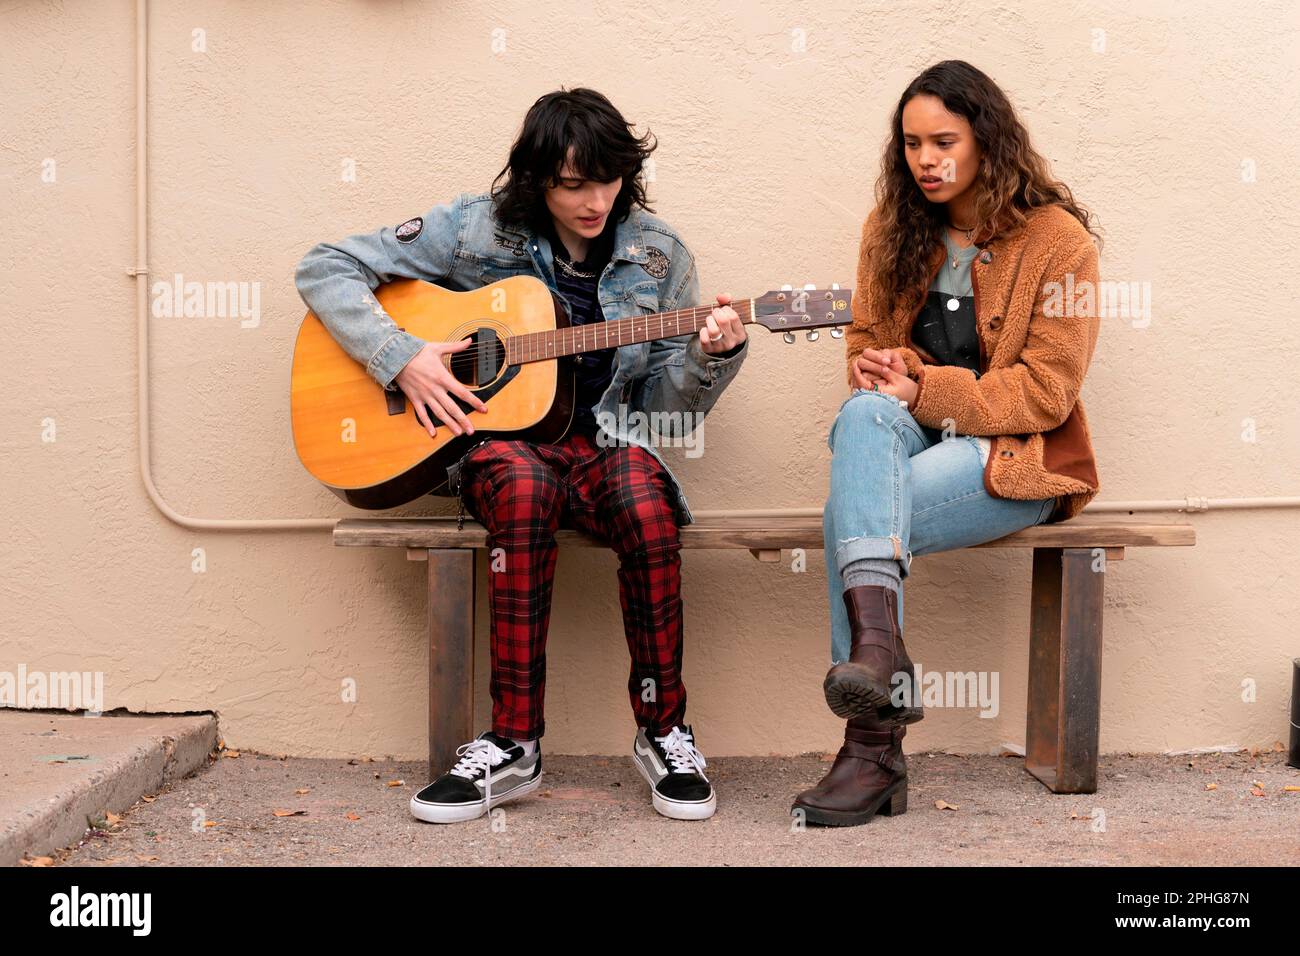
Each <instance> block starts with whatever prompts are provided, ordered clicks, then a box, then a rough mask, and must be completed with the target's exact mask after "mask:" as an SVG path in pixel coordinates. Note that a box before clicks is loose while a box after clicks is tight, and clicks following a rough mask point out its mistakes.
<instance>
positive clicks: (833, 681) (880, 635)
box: [822, 584, 925, 724]
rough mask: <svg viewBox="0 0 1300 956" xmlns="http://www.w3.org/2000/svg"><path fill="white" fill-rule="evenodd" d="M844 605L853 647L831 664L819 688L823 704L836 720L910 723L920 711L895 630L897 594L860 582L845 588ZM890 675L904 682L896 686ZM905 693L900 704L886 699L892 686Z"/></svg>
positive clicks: (900, 637)
mask: <svg viewBox="0 0 1300 956" xmlns="http://www.w3.org/2000/svg"><path fill="white" fill-rule="evenodd" d="M844 606H845V607H846V608H847V609H848V612H849V627H850V628H851V629H852V633H853V646H852V648H851V649H850V651H849V659H848V660H847V661H844V662H842V663H839V664H836V665H835V666H834V667H832V668H831V669H830V672H829V673H827V675H826V681H825V683H824V684H823V685H822V687H823V690H824V691H825V692H826V703H827V705H828V706H829V707H830V709H831V710H832V711H833V712H834V713H835V716H836V717H845V718H849V717H877V718H879V719H880V720H883V721H887V722H889V723H896V724H914V723H916V722H917V721H918V720H921V719H922V718H923V717H924V716H925V713H924V711H923V709H922V707H921V693H920V688H919V687H917V686H916V668H915V667H914V665H913V664H912V661H911V658H909V657H908V656H907V649H906V648H905V647H903V634H902V632H901V631H900V630H899V627H898V594H897V592H896V591H895V590H894V589H893V588H887V587H885V586H883V585H877V584H866V585H863V586H861V587H856V588H845V590H844ZM895 674H906V675H907V681H906V683H905V684H904V683H899V684H896V683H895V681H894V675H895ZM896 687H897V689H898V690H899V691H905V690H909V689H910V697H911V699H910V700H908V697H907V696H906V695H905V696H903V697H902V703H899V704H896V703H894V701H893V699H891V694H893V693H894V691H895V688H896Z"/></svg>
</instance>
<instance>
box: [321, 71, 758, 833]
mask: <svg viewBox="0 0 1300 956" xmlns="http://www.w3.org/2000/svg"><path fill="white" fill-rule="evenodd" d="M654 147H655V144H654V142H653V140H652V139H651V137H650V134H648V133H647V134H646V135H645V136H643V137H636V136H634V135H633V133H632V131H631V128H630V127H629V125H628V123H627V122H626V121H625V120H624V119H623V117H622V116H621V115H620V113H619V112H618V111H617V110H616V109H615V108H614V107H613V105H612V104H611V103H610V102H609V100H608V99H606V98H605V97H604V96H602V95H601V94H599V93H597V92H595V91H593V90H588V89H581V88H579V89H574V90H571V91H563V90H561V91H557V92H554V93H549V94H547V95H546V96H543V97H541V98H540V99H539V100H538V101H537V102H536V103H534V104H533V106H532V108H531V109H530V110H529V111H528V114H527V116H526V118H525V119H524V123H523V128H522V130H521V131H520V134H519V136H518V139H517V140H516V142H515V143H514V146H513V148H512V149H511V151H510V157H509V161H508V163H507V165H506V167H505V168H504V169H503V170H502V171H501V173H500V175H499V176H498V177H497V179H496V181H495V182H494V184H493V189H492V191H491V192H490V193H488V194H483V195H472V194H463V195H461V196H458V197H456V198H455V199H454V200H452V201H451V202H448V203H445V204H443V205H438V206H435V207H434V208H433V209H431V210H430V211H429V212H428V213H426V214H425V215H423V216H419V217H416V218H414V219H410V220H408V221H406V222H404V223H402V224H401V225H399V226H396V227H386V228H383V229H380V230H379V231H377V232H374V233H371V234H366V235H357V236H352V237H350V238H347V239H344V240H342V241H341V242H338V243H332V244H331V243H322V244H320V245H318V246H316V247H314V248H313V249H312V250H311V251H310V252H308V254H307V255H306V257H305V258H304V259H303V260H302V262H301V264H300V265H299V267H298V270H297V277H296V278H297V286H298V290H299V292H300V293H301V295H302V298H303V300H304V301H305V302H306V303H307V305H308V306H309V307H310V308H311V310H312V311H313V312H314V313H315V314H316V316H317V317H318V318H319V319H320V321H321V322H322V323H323V324H324V326H325V327H326V329H327V330H328V332H329V335H330V336H332V337H333V339H334V340H335V341H336V342H337V343H338V345H339V346H341V347H342V348H343V349H344V350H345V351H346V352H347V353H348V355H350V356H351V357H352V359H355V360H356V361H357V362H359V363H361V364H362V365H364V367H365V370H366V372H367V373H368V374H369V376H370V377H371V378H373V379H374V380H375V381H376V382H378V383H379V384H380V385H382V386H383V387H384V388H385V389H386V390H388V392H389V393H390V400H392V399H395V400H396V401H397V402H398V403H399V405H400V403H401V401H402V396H403V395H404V396H405V398H406V399H409V401H410V402H411V403H412V405H413V406H414V412H415V416H416V417H417V418H418V419H419V422H420V423H421V425H422V426H423V427H424V428H425V429H427V431H428V434H429V436H430V438H431V439H433V438H438V437H440V436H438V431H439V429H440V428H445V429H448V430H450V432H451V433H452V434H453V435H455V436H457V439H458V440H462V441H463V446H464V447H466V448H467V449H468V450H467V451H466V452H465V454H463V455H461V456H460V458H459V459H458V460H457V461H455V463H454V464H451V465H449V466H447V467H446V468H445V472H446V475H445V478H446V484H447V487H448V488H450V490H451V491H452V493H456V492H459V494H460V495H461V500H462V504H463V506H464V508H466V509H467V510H468V511H469V512H470V513H471V514H472V515H473V516H474V517H475V518H476V519H477V520H478V521H480V522H481V523H482V524H483V525H484V527H486V528H487V530H488V546H489V553H490V562H491V566H492V573H491V574H490V575H489V581H490V584H489V603H490V606H491V622H492V623H491V632H492V637H491V643H492V654H491V658H492V676H491V693H492V729H491V730H490V731H488V732H486V733H484V734H482V735H481V736H479V737H478V738H477V739H476V740H473V741H470V742H468V743H466V744H465V745H464V746H463V747H461V748H458V750H457V753H458V754H460V755H462V756H461V759H460V760H459V761H458V762H457V763H456V764H455V766H454V767H451V768H449V769H448V771H447V772H446V773H444V774H443V775H442V776H440V777H438V778H437V779H436V780H434V781H433V782H432V783H430V784H429V785H428V786H427V787H425V788H424V789H423V790H421V791H420V792H419V793H417V794H416V795H415V796H414V797H413V798H412V800H411V812H412V813H413V814H414V815H415V816H416V817H417V818H419V819H421V820H427V821H430V822H436V823H451V822H457V821H461V820H471V819H474V818H476V817H478V816H481V815H482V814H484V813H486V812H488V811H490V810H491V808H492V807H494V806H496V805H497V804H499V803H503V802H505V801H507V800H513V799H516V798H518V797H521V796H524V795H526V794H528V793H531V792H533V791H534V790H536V789H537V787H538V785H539V784H540V780H541V750H540V744H539V741H540V738H541V736H542V734H543V732H544V731H545V723H544V720H543V696H544V691H545V669H546V657H545V651H546V637H547V627H548V624H549V618H550V608H551V585H552V579H553V576H554V570H555V560H556V544H555V531H556V529H557V528H559V527H560V526H561V524H562V523H563V524H565V526H568V527H575V528H578V529H580V530H582V531H584V532H587V533H589V534H592V535H595V536H597V537H599V538H601V539H602V540H604V541H606V542H608V544H609V545H610V547H612V548H613V549H614V551H615V552H616V553H617V554H618V557H619V571H618V582H619V599H620V603H621V605H622V609H623V626H624V631H625V635H626V638H627V644H628V648H629V650H630V652H631V655H632V669H631V674H630V676H629V679H628V692H629V696H630V698H631V702H632V710H633V713H634V714H635V717H636V723H637V727H638V730H637V735H636V739H635V741H634V743H633V760H634V762H635V764H636V766H637V769H638V770H639V771H640V772H641V774H642V776H643V777H645V779H646V781H647V783H649V785H650V789H651V801H652V805H653V806H654V808H655V809H656V810H657V811H658V812H659V813H661V814H663V815H665V816H669V817H673V818H676V819H688V820H693V819H705V818H707V817H709V816H712V814H713V812H714V809H715V807H716V797H715V795H714V792H713V787H712V785H711V784H710V782H709V780H708V778H707V777H706V776H705V774H704V768H705V761H704V758H703V756H702V755H701V754H700V751H699V749H698V748H697V746H696V742H695V738H694V733H693V730H692V728H691V726H690V725H688V724H686V722H685V711H686V691H685V688H684V687H683V686H682V680H681V665H682V599H681V570H680V569H681V562H680V555H679V548H680V543H679V540H678V525H679V524H688V523H690V522H691V520H692V519H691V515H690V511H689V509H688V507H687V504H686V499H685V496H684V495H683V493H682V489H681V486H680V484H679V483H678V481H677V479H676V478H675V477H674V476H673V474H672V472H671V471H670V470H669V469H668V467H667V465H665V464H664V462H663V460H662V459H661V458H660V456H659V454H658V453H657V452H656V451H655V449H654V448H653V447H652V442H650V441H647V440H646V437H645V436H644V435H643V434H636V433H633V432H629V431H627V430H626V429H625V428H624V426H623V424H622V423H624V422H626V421H628V420H630V419H633V418H638V419H641V420H644V418H643V416H648V415H651V414H652V413H656V412H658V413H669V414H670V415H672V416H674V418H675V420H676V421H678V422H680V423H681V424H680V426H679V427H680V428H682V429H683V431H682V432H681V434H683V435H685V434H688V433H689V432H690V430H691V429H692V427H693V426H694V423H696V422H698V421H699V419H700V417H701V416H702V415H703V414H705V413H707V412H708V410H709V409H710V408H712V406H713V405H714V403H715V402H716V401H717V400H718V396H719V395H720V394H721V393H722V391H723V389H725V388H726V386H727V384H728V383H729V382H730V381H731V380H732V379H733V378H734V377H735V375H736V373H737V372H738V371H739V369H740V365H741V363H742V362H743V361H744V358H745V355H746V353H747V349H748V339H747V336H746V332H745V326H744V324H743V322H742V321H741V319H740V316H739V315H738V314H737V312H736V310H735V309H733V308H731V307H730V305H729V303H730V301H731V300H730V297H728V296H718V297H717V303H718V307H716V308H712V309H711V310H707V309H697V308H696V303H697V301H698V298H699V276H698V273H697V271H696V268H695V260H694V257H693V256H692V254H691V252H690V250H688V249H687V248H686V246H685V244H684V243H683V242H682V240H681V239H680V238H679V237H678V236H677V235H676V233H674V232H673V230H672V229H671V228H669V227H668V225H667V224H666V223H664V222H663V221H662V220H661V219H659V218H657V217H655V216H653V215H651V214H650V211H649V208H648V206H647V202H646V196H645V187H644V183H643V181H642V167H643V163H644V162H645V159H646V158H647V157H648V156H649V154H650V152H651V151H652V150H653V149H654ZM524 275H526V276H532V277H535V278H537V279H540V280H541V281H543V282H544V283H545V284H546V286H547V287H548V288H549V289H550V290H551V291H552V292H554V293H556V294H558V297H559V298H558V300H557V301H558V302H560V303H562V306H563V309H564V310H565V313H566V314H565V316H564V318H567V325H569V326H576V327H582V326H590V325H593V324H598V323H602V322H608V323H611V325H610V326H609V328H613V325H612V323H614V322H616V321H619V320H624V319H633V318H635V317H638V316H645V315H648V314H652V313H664V312H670V311H673V310H678V309H681V310H685V312H686V314H687V316H688V317H689V319H690V326H689V328H690V329H691V331H690V333H689V334H686V335H680V336H676V337H670V338H659V339H657V340H653V341H633V342H632V344H618V345H616V346H614V347H605V348H603V349H600V350H599V351H586V352H585V354H581V355H577V356H576V357H575V358H574V359H573V360H571V361H572V363H573V364H572V365H566V366H564V368H565V371H564V372H562V373H561V374H566V375H571V377H572V382H573V388H572V403H571V406H566V405H565V404H564V403H563V402H561V403H559V408H558V413H559V414H561V415H566V414H571V415H572V424H571V426H570V427H569V428H568V430H567V433H565V434H564V436H563V437H562V438H560V439H559V440H556V441H550V442H535V441H528V440H524V439H522V438H520V439H510V438H489V439H476V438H474V437H473V436H475V425H476V420H479V421H480V422H483V421H488V420H489V419H488V418H487V416H486V415H485V414H484V413H486V412H488V404H487V403H485V402H484V401H483V400H482V398H481V397H480V395H479V394H476V393H475V391H474V390H473V389H471V388H470V387H469V385H468V384H467V382H466V378H467V375H466V374H461V375H459V376H458V375H457V374H456V369H457V368H458V367H463V366H466V365H470V364H473V363H477V364H478V366H479V367H480V368H481V367H482V364H483V363H484V362H488V364H489V365H490V364H491V360H492V356H493V354H498V355H505V356H506V357H507V358H509V357H510V356H511V352H510V350H509V348H508V347H507V346H508V345H509V344H510V343H509V342H506V341H505V338H504V337H502V338H501V339H494V338H491V337H490V336H487V337H485V336H484V335H483V334H481V333H476V334H475V336H470V337H465V338H460V335H459V334H458V335H457V336H456V338H458V339H459V341H446V342H436V341H424V340H423V339H421V338H419V337H417V336H415V335H413V334H411V333H410V332H407V331H405V330H404V329H402V328H400V327H399V326H398V324H397V323H396V322H395V321H394V320H393V318H392V316H391V315H389V314H388V312H387V311H386V309H385V308H384V306H383V305H381V303H380V302H379V301H377V299H376V296H375V295H372V293H373V292H374V291H375V289H376V288H377V287H378V286H379V285H380V284H381V283H387V282H389V281H391V280H395V279H403V278H405V279H420V280H424V281H426V282H433V283H437V284H439V285H441V286H443V287H445V288H449V289H453V290H463V291H467V290H471V289H477V288H480V287H482V286H485V285H489V284H491V283H496V282H499V281H500V280H506V279H510V278H511V277H513V276H524ZM508 286H509V283H503V286H502V289H503V290H504V289H505V288H506V287H508ZM503 294H504V292H503ZM381 298H382V296H381ZM747 305H748V306H749V311H750V312H751V313H752V311H753V306H752V303H747ZM557 308H559V306H557ZM751 317H752V316H751ZM556 318H557V320H558V319H559V318H561V317H560V316H558V315H557V316H556ZM664 322H665V319H664V318H663V317H658V326H659V327H658V331H659V332H660V333H663V332H664V328H665V325H664ZM624 324H626V323H624ZM675 327H678V328H679V327H680V326H675ZM696 327H698V329H699V334H698V335H696V334H694V330H695V329H696ZM579 331H583V330H581V328H579ZM631 331H632V333H634V334H632V335H631V338H633V339H637V338H640V339H648V338H650V336H651V333H650V332H647V330H646V329H645V328H641V329H637V327H636V326H635V324H633V325H632V326H631ZM606 332H607V334H606V335H605V336H604V340H605V345H606V346H608V343H609V334H608V329H607V330H606ZM516 338H517V337H516ZM592 338H593V339H598V338H599V336H593V337H592ZM467 350H468V351H467ZM573 351H575V352H576V349H574V350H573ZM462 352H466V355H465V356H464V357H463V358H461V359H458V358H457V355H458V353H462ZM554 354H558V352H557V353H554ZM458 362H459V363H460V366H458V364H457V363H458ZM546 364H549V365H551V366H555V364H556V363H555V362H553V361H552V362H549V363H546ZM490 374H491V373H490ZM490 374H489V377H490ZM471 377H472V376H471ZM371 387H373V386H371ZM399 390H400V393H399ZM402 407H403V408H404V406H402ZM620 407H621V408H622V411H623V412H624V414H622V415H620V414H619V411H620ZM636 412H640V413H642V415H641V416H635V415H634V413H636ZM687 419H689V423H688V422H686V421H685V420H687ZM658 420H660V421H662V420H663V419H662V418H660V419H658ZM481 430H483V431H487V430H489V429H488V427H487V426H483V427H482V429H481ZM444 437H445V436H444Z"/></svg>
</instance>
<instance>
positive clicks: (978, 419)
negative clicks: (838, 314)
mask: <svg viewBox="0 0 1300 956" xmlns="http://www.w3.org/2000/svg"><path fill="white" fill-rule="evenodd" d="M874 216H875V212H874V210H873V211H872V213H871V215H868V216H867V221H866V222H865V223H863V227H862V240H863V241H862V246H861V247H860V250H859V253H858V281H857V288H856V289H855V290H854V293H853V324H852V326H851V327H850V329H849V330H848V334H847V335H846V336H845V340H846V345H847V349H848V365H849V369H850V376H849V384H850V387H852V381H853V380H852V366H853V359H854V358H855V357H856V356H857V355H859V354H861V352H862V350H863V349H864V348H873V349H894V350H896V351H898V352H899V353H900V354H901V355H902V357H903V361H904V362H905V363H906V365H907V374H908V377H909V378H911V379H913V380H914V381H916V382H917V383H918V385H919V386H920V392H919V394H918V395H917V397H916V401H915V402H914V403H913V407H912V408H911V409H910V411H911V413H912V417H914V418H915V419H916V420H917V421H918V422H920V423H921V424H922V425H927V426H929V427H931V428H936V429H940V430H942V429H943V428H945V427H947V428H949V430H950V431H952V432H955V433H956V434H959V435H984V436H988V437H989V438H990V439H991V440H992V445H993V449H992V451H991V452H990V454H989V459H988V463H987V464H986V465H985V467H984V487H985V489H986V490H987V491H988V493H989V494H990V495H991V496H993V497H995V498H1020V499H1036V498H1048V497H1052V496H1055V497H1056V498H1057V503H1056V508H1055V510H1054V511H1053V513H1052V515H1051V517H1050V518H1049V519H1048V521H1050V522H1055V521H1065V520H1067V519H1069V518H1073V517H1074V516H1075V515H1076V514H1078V513H1079V512H1080V511H1081V510H1083V507H1084V505H1086V504H1087V503H1088V502H1089V501H1091V500H1092V498H1093V497H1094V496H1095V495H1096V494H1097V492H1098V490H1099V489H1100V484H1099V482H1098V480H1097V464H1096V459H1095V457H1094V455H1093V450H1092V439H1091V437H1090V434H1089V431H1088V420H1087V418H1086V417H1085V416H1084V413H1083V403H1082V402H1080V401H1079V389H1080V388H1081V387H1082V385H1083V376H1084V373H1085V372H1086V371H1087V369H1088V363H1089V362H1090V361H1091V360H1092V353H1093V349H1094V348H1095V347H1096V344H1097V333H1098V331H1099V327H1100V321H1099V318H1098V311H1099V307H1098V303H1097V294H1098V291H1099V290H1098V286H1097V282H1098V278H1097V271H1098V270H1097V249H1096V246H1095V245H1094V244H1093V242H1092V238H1091V237H1090V236H1089V235H1088V232H1087V230H1086V229H1084V228H1083V226H1082V224H1080V222H1079V221H1078V220H1077V219H1075V218H1074V217H1073V216H1071V215H1070V214H1069V213H1068V212H1066V211H1065V210H1064V209H1063V208H1061V207H1060V206H1041V207H1037V208H1035V209H1032V210H1029V211H1028V212H1026V214H1025V216H1026V223H1025V226H1024V228H1022V229H1021V230H1020V231H1019V232H1017V233H1016V234H1015V235H1008V236H998V237H995V238H992V239H990V238H989V237H988V236H987V235H982V236H978V237H976V244H977V245H980V246H981V247H982V249H983V251H982V252H981V253H980V254H979V255H977V256H976V257H975V260H974V261H973V262H972V263H971V284H972V287H973V289H974V293H975V324H976V328H977V331H978V335H979V343H980V376H979V378H976V377H975V374H974V373H973V372H972V371H970V369H966V368H962V367H960V366H957V365H939V364H936V360H935V359H934V358H933V357H932V356H930V355H928V354H927V353H925V352H924V351H923V350H921V349H919V348H917V347H916V345H915V344H914V343H913V342H912V335H911V332H912V324H913V323H914V322H915V321H916V317H917V315H918V314H920V311H921V310H920V307H919V306H918V308H917V309H916V310H915V311H911V310H908V309H906V308H903V307H902V306H901V305H896V306H895V307H894V309H893V310H892V314H891V315H890V317H889V318H888V319H887V320H885V321H883V322H880V323H877V324H871V323H869V322H868V316H870V315H872V314H873V311H874V310H873V308H872V307H873V305H874V298H873V296H874V290H873V288H872V282H871V273H870V270H869V269H868V263H867V261H866V258H865V251H866V239H867V237H868V235H869V234H870V233H869V230H870V229H871V228H872V226H873V223H874ZM945 258H946V254H945V250H944V248H943V245H942V244H939V245H937V246H936V247H935V249H934V253H933V260H932V267H931V271H930V281H933V279H934V276H935V275H936V274H937V273H938V272H939V270H940V269H941V268H942V267H943V262H944V259H945ZM926 286H927V288H928V287H929V282H927V283H926Z"/></svg>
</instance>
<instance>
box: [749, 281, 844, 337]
mask: <svg viewBox="0 0 1300 956" xmlns="http://www.w3.org/2000/svg"><path fill="white" fill-rule="evenodd" d="M852 298H853V290H852V289H841V288H840V287H839V284H838V283H836V284H833V285H832V286H831V287H830V288H829V289H817V288H814V287H813V286H811V285H806V286H804V287H803V288H802V289H795V288H792V287H791V286H788V285H787V286H782V287H781V288H780V289H778V290H776V291H774V292H768V293H765V294H764V295H761V296H756V297H755V298H754V307H753V312H754V322H755V323H757V324H758V325H761V326H763V328H765V329H767V330H768V331H769V332H783V333H784V338H785V340H786V342H793V341H794V333H795V332H798V331H800V330H807V332H808V341H810V342H815V341H816V340H817V336H818V333H817V331H816V330H817V329H825V328H829V329H830V330H831V336H832V338H837V339H838V338H842V337H843V336H844V330H843V329H842V328H840V326H842V325H848V324H849V323H850V322H852V321H853V310H852V309H851V308H850V302H851V300H852Z"/></svg>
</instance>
